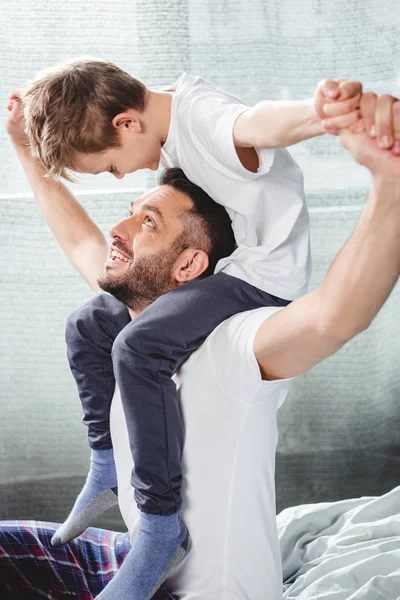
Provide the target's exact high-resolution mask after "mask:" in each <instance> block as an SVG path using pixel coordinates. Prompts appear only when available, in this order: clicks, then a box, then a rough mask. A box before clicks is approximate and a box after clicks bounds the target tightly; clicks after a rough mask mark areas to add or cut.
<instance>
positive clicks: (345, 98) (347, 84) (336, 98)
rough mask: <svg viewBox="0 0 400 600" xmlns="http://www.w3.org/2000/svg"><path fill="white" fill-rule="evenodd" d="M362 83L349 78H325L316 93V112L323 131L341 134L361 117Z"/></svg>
mask: <svg viewBox="0 0 400 600" xmlns="http://www.w3.org/2000/svg"><path fill="white" fill-rule="evenodd" d="M361 94H362V84H361V83H360V82H359V81H349V80H347V79H324V80H323V81H320V82H319V84H318V86H317V90H316V92H315V94H314V107H315V112H316V113H317V115H318V117H319V118H320V119H321V126H322V129H323V131H325V132H326V133H331V134H332V135H339V133H340V130H341V129H344V128H347V127H351V125H354V124H355V123H357V121H358V119H359V108H360V99H361Z"/></svg>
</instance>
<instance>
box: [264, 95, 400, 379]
mask: <svg viewBox="0 0 400 600" xmlns="http://www.w3.org/2000/svg"><path fill="white" fill-rule="evenodd" d="M393 100H395V99H393ZM376 106H377V112H376V114H375V117H376V121H389V119H390V125H391V129H392V131H394V136H393V137H395V139H396V138H398V137H399V135H398V134H399V133H400V132H399V127H400V122H399V123H397V122H396V120H397V119H398V117H397V112H398V109H399V108H400V102H399V101H397V102H394V103H393V105H390V106H388V105H387V104H386V105H385V106H383V105H382V104H380V103H379V102H378V103H377V104H376ZM382 111H384V113H385V114H380V113H381V112H382ZM392 119H393V120H392ZM396 134H397V135H396ZM341 141H342V144H343V145H344V146H345V148H347V149H348V150H349V151H350V152H351V153H352V155H353V156H354V158H355V159H356V160H357V161H358V162H359V163H361V164H363V165H365V166H366V167H368V169H369V170H370V171H371V174H372V187H371V190H370V193H369V197H368V200H367V203H366V205H365V207H364V210H363V212H362V215H361V218H360V220H359V222H358V225H357V227H356V229H355V231H354V233H353V235H352V236H351V238H350V239H349V240H348V241H347V243H346V244H345V245H344V247H343V248H342V250H341V251H340V252H339V254H338V255H337V257H336V259H335V260H334V262H333V264H332V266H331V267H330V269H329V271H328V273H327V275H326V276H325V279H324V281H323V283H322V285H321V286H320V287H319V288H318V289H316V290H314V291H313V292H310V293H309V294H306V295H305V296H303V297H302V298H299V299H298V300H296V301H294V302H292V304H290V305H289V306H288V307H286V308H284V309H283V310H281V311H279V312H278V313H276V314H274V315H272V316H271V317H270V318H269V319H267V320H266V321H265V322H264V323H263V324H262V326H261V327H260V329H259V331H258V333H257V336H256V338H255V343H254V351H255V355H256V358H257V361H258V364H259V366H260V370H261V373H262V375H263V378H264V379H281V378H286V377H293V376H295V375H299V374H300V373H303V372H305V371H307V370H308V369H310V368H311V367H313V366H314V365H315V364H317V363H318V362H320V361H321V360H323V359H325V358H327V357H328V356H330V355H331V354H334V353H335V352H336V351H337V350H339V348H341V347H342V346H343V345H344V344H345V343H346V342H347V341H349V340H350V339H351V338H353V337H354V336H356V335H357V334H358V333H360V332H362V331H364V330H365V329H367V327H368V326H369V325H370V323H371V321H372V320H373V318H374V317H375V316H376V314H377V313H378V311H379V310H380V308H381V307H382V305H383V304H384V302H385V301H386V299H387V297H388V296H389V294H390V292H391V291H392V289H393V287H394V286H395V284H396V282H397V280H398V278H399V275H400V157H399V156H395V155H394V154H392V152H391V150H384V149H381V148H379V147H378V146H377V144H376V141H375V140H374V139H371V138H370V137H369V136H368V135H367V133H366V132H365V131H364V132H362V133H352V132H351V131H349V130H345V131H343V132H342V134H341Z"/></svg>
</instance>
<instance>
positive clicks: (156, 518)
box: [97, 513, 189, 600]
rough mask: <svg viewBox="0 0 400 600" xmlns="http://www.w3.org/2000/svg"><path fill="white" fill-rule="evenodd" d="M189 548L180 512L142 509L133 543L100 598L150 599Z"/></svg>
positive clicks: (105, 599) (100, 599) (108, 599)
mask: <svg viewBox="0 0 400 600" xmlns="http://www.w3.org/2000/svg"><path fill="white" fill-rule="evenodd" d="M188 549H189V534H188V531H187V529H186V527H185V526H184V524H183V523H182V522H181V521H180V519H179V515H178V514H177V513H176V514H173V515H169V516H162V515H149V514H146V513H141V515H140V519H139V524H138V526H137V528H136V529H135V536H134V539H133V543H132V547H131V549H130V551H129V553H128V554H127V556H126V558H125V560H124V562H123V563H122V566H121V567H120V569H119V571H118V572H117V574H116V575H115V576H114V578H113V579H112V580H111V581H110V583H109V584H107V586H106V587H105V588H104V590H103V591H102V592H101V594H100V595H99V596H97V598H98V600H114V599H115V598H119V599H120V600H130V599H131V598H135V600H150V599H151V598H152V597H153V596H154V594H155V593H156V591H157V590H158V588H159V587H160V586H161V585H162V584H163V583H164V581H165V579H166V578H167V577H168V576H169V574H170V573H171V572H172V570H173V569H174V568H175V567H176V565H177V564H178V563H180V561H181V560H182V558H183V557H184V556H185V554H186V553H187V551H188Z"/></svg>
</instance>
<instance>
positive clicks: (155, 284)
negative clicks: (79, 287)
mask: <svg viewBox="0 0 400 600" xmlns="http://www.w3.org/2000/svg"><path fill="white" fill-rule="evenodd" d="M183 250H184V242H183V239H182V237H180V238H178V240H176V241H175V242H174V243H173V244H172V245H171V246H170V247H169V248H168V249H166V250H160V252H156V253H155V254H151V255H149V256H143V257H141V258H136V259H135V260H134V262H133V263H132V264H131V265H129V267H127V268H126V269H125V270H124V271H123V273H121V274H120V275H112V274H109V273H108V272H107V271H104V273H102V274H101V275H100V277H99V278H98V279H97V283H98V285H99V286H100V287H101V289H102V290H104V291H105V292H109V293H110V294H112V295H113V296H114V297H115V298H116V299H117V300H119V301H120V302H122V303H123V304H125V305H126V306H127V307H128V308H130V309H131V310H133V311H135V312H141V311H142V310H144V309H145V308H146V307H147V306H149V304H151V303H152V302H154V300H157V298H158V297H159V296H161V294H165V293H166V292H168V291H170V290H171V289H173V288H174V287H175V283H174V280H173V277H172V267H173V265H174V264H175V261H176V259H177V258H178V256H179V254H180V253H181V252H182V251H183Z"/></svg>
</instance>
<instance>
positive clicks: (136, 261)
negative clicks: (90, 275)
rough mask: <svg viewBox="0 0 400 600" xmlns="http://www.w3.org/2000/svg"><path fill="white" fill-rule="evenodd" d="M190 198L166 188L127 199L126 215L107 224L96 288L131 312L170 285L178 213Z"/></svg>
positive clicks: (179, 243) (179, 233)
mask: <svg viewBox="0 0 400 600" xmlns="http://www.w3.org/2000/svg"><path fill="white" fill-rule="evenodd" d="M191 209H192V201H191V199H190V198H189V197H188V196H186V195H185V194H183V193H181V192H176V191H175V190H173V189H172V188H170V187H169V186H161V187H159V188H156V189H155V190H151V191H150V192H147V193H146V194H144V195H143V196H141V197H140V198H138V199H137V200H136V201H134V202H132V203H131V209H130V213H129V215H128V217H126V218H125V219H123V220H122V221H120V222H119V223H118V224H117V225H115V226H114V227H112V228H111V230H110V235H111V237H112V238H113V241H112V244H111V247H110V252H109V258H108V260H107V262H106V264H105V267H104V272H103V273H102V275H100V277H99V278H98V280H97V282H98V284H99V286H100V287H101V288H102V289H103V290H104V291H106V292H110V293H111V294H112V295H113V296H115V297H116V298H117V299H118V300H120V301H121V302H122V303H123V304H125V305H126V306H128V308H130V309H132V310H133V311H135V312H140V311H142V310H143V309H144V308H146V306H148V305H149V304H151V303H152V302H154V300H156V299H157V298H158V297H159V296H160V295H161V294H164V293H165V292H168V291H169V290H171V289H173V288H174V287H176V285H177V283H176V280H175V278H174V265H175V263H176V261H177V259H178V257H179V255H180V254H181V252H182V251H183V250H185V242H184V231H183V224H182V218H181V217H182V214H183V213H185V211H190V210H191Z"/></svg>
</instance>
